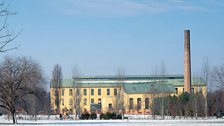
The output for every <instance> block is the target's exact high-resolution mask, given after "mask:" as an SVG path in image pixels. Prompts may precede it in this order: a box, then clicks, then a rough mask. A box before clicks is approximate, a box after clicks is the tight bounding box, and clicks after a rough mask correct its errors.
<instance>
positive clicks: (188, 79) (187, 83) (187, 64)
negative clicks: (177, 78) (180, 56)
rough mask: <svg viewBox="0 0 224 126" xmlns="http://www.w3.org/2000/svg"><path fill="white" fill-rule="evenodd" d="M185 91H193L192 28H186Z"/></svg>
mask: <svg viewBox="0 0 224 126" xmlns="http://www.w3.org/2000/svg"><path fill="white" fill-rule="evenodd" d="M184 92H188V93H189V94H190V93H191V51H190V30H184Z"/></svg>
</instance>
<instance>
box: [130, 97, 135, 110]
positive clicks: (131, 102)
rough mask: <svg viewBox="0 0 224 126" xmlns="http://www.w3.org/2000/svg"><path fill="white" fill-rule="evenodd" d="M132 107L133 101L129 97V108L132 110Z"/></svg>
mask: <svg viewBox="0 0 224 126" xmlns="http://www.w3.org/2000/svg"><path fill="white" fill-rule="evenodd" d="M133 108H134V101H133V98H130V99H129V110H132V109H133Z"/></svg>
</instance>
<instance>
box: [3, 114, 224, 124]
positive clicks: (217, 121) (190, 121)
mask: <svg viewBox="0 0 224 126" xmlns="http://www.w3.org/2000/svg"><path fill="white" fill-rule="evenodd" d="M0 125H4V126H7V125H12V120H7V119H6V118H5V117H4V116H1V117H0ZM17 125H19V126H24V125H25V126H30V125H42V126H49V125H52V126H53V125H57V126H59V125H60V126H72V125H76V126H80V125H81V126H111V125H112V126H224V119H207V120H203V119H197V120H196V119H175V120H152V119H148V120H146V119H142V120H56V119H54V118H49V120H46V119H45V120H44V119H40V120H37V121H35V120H24V119H23V120H18V124H17Z"/></svg>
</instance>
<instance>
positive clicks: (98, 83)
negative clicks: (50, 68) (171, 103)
mask: <svg viewBox="0 0 224 126" xmlns="http://www.w3.org/2000/svg"><path fill="white" fill-rule="evenodd" d="M122 79H123V80H124V81H130V82H131V81H132V83H130V82H129V83H127V82H126V83H122V84H121V83H120V84H117V83H116V80H118V78H116V77H115V76H97V77H79V78H76V80H78V81H76V83H74V80H73V79H63V80H62V81H61V83H60V87H62V88H74V87H76V86H77V87H116V86H123V87H124V90H125V92H126V93H147V92H151V91H157V92H173V91H175V87H178V86H183V85H184V77H183V76H181V75H169V76H168V75H167V76H125V77H124V78H122ZM161 79H163V81H158V80H161ZM94 81H95V82H94ZM146 81H151V82H146ZM192 85H193V86H194V85H198V86H201V85H205V84H204V83H203V79H202V78H193V79H192ZM55 87H58V86H57V84H56V83H54V82H53V81H51V88H55Z"/></svg>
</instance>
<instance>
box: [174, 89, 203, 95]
mask: <svg viewBox="0 0 224 126" xmlns="http://www.w3.org/2000/svg"><path fill="white" fill-rule="evenodd" d="M201 91H202V87H200V88H199V92H201ZM182 92H183V93H184V88H183V90H182ZM175 93H176V94H178V88H175ZM191 93H192V94H194V88H191Z"/></svg>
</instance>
